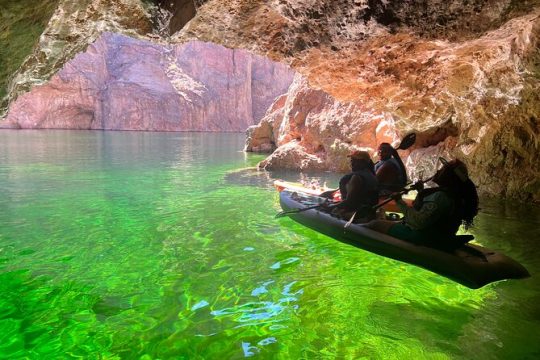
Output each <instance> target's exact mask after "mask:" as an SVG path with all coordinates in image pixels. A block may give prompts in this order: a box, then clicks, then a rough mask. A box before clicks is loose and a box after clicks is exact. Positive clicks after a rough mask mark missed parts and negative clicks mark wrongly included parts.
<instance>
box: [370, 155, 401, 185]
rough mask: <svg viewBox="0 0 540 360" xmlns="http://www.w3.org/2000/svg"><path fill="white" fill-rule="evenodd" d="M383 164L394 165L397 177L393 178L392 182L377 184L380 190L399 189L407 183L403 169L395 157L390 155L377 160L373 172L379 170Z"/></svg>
mask: <svg viewBox="0 0 540 360" xmlns="http://www.w3.org/2000/svg"><path fill="white" fill-rule="evenodd" d="M385 164H391V166H393V167H395V169H396V171H397V174H398V175H397V178H396V179H395V180H394V182H392V183H386V184H379V187H380V188H381V190H383V189H389V190H392V191H397V190H401V189H402V188H403V187H404V186H405V184H406V183H407V179H406V175H405V174H406V171H405V169H403V167H402V166H401V164H400V163H399V162H398V161H397V160H396V159H395V158H393V157H391V158H388V159H386V160H379V161H377V163H376V164H375V173H377V170H379V169H380V168H381V167H382V166H383V165H385Z"/></svg>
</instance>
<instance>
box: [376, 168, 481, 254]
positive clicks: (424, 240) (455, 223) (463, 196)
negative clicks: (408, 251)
mask: <svg viewBox="0 0 540 360" xmlns="http://www.w3.org/2000/svg"><path fill="white" fill-rule="evenodd" d="M440 161H441V162H442V163H443V167H442V168H441V169H439V170H438V171H437V173H436V174H435V176H434V177H433V179H432V181H433V182H435V183H436V184H437V185H438V187H435V188H428V189H419V190H420V192H419V193H418V195H417V197H416V199H415V201H414V203H413V207H409V206H407V205H406V204H405V203H404V202H403V200H401V195H400V194H399V195H397V196H395V200H396V202H397V204H398V206H399V207H400V209H401V211H402V212H403V214H404V215H405V216H404V218H403V221H402V222H400V223H396V222H389V221H384V220H375V221H372V222H370V223H369V224H366V226H367V227H369V228H371V229H374V230H377V231H380V232H384V233H387V234H389V235H391V236H393V237H396V238H399V239H402V240H406V241H410V242H413V243H416V244H422V245H430V246H436V247H442V248H452V247H455V246H457V245H460V244H457V242H458V241H459V240H458V239H457V238H456V233H457V231H458V229H459V227H460V225H464V227H465V228H466V229H467V228H469V227H470V226H472V224H473V219H474V217H475V216H476V215H477V214H478V193H477V192H476V186H475V185H474V183H473V182H472V180H471V179H470V178H469V175H468V171H467V167H466V166H465V164H464V163H463V162H461V161H460V160H457V159H456V160H452V161H450V162H448V161H446V160H445V159H444V158H440Z"/></svg>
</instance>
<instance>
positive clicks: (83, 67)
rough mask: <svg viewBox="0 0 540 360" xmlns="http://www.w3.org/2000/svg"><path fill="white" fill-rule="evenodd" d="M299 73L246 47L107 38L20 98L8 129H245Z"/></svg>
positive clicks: (13, 107)
mask: <svg viewBox="0 0 540 360" xmlns="http://www.w3.org/2000/svg"><path fill="white" fill-rule="evenodd" d="M293 74H294V72H293V71H292V70H290V69H289V68H288V67H287V66H285V65H283V64H278V63H274V62H272V61H270V60H268V59H267V58H263V57H260V56H256V55H252V54H250V53H249V52H247V51H245V50H231V49H227V48H224V47H222V46H219V45H214V44H209V43H203V42H198V41H192V42H188V43H185V44H181V45H175V46H163V45H159V44H154V43H151V42H149V41H144V40H137V39H133V38H130V37H127V36H123V35H119V34H112V33H105V34H104V35H103V36H102V37H101V38H100V39H98V41H96V42H95V43H94V44H92V45H91V46H89V47H88V49H87V51H86V52H84V53H81V54H79V55H77V56H76V57H75V58H74V59H73V60H71V61H70V62H68V63H67V64H66V65H65V66H64V67H63V68H62V70H61V71H60V72H58V74H56V75H55V76H53V77H52V79H51V80H50V81H49V82H48V83H47V84H44V85H40V86H35V87H34V88H33V89H32V90H31V91H30V92H28V93H26V94H24V95H21V96H20V97H19V98H18V99H17V100H16V101H15V102H14V103H13V104H12V106H11V107H10V110H9V113H8V116H7V121H6V123H5V124H4V126H6V127H18V128H24V129H27V128H62V129H109V130H155V131H244V130H245V129H246V128H247V127H248V126H251V125H254V124H256V123H258V122H259V120H260V119H261V118H262V116H263V115H264V113H265V112H266V109H267V108H268V107H269V106H270V104H272V102H273V101H274V99H275V98H276V97H277V96H279V95H282V94H283V93H285V92H287V89H288V87H289V85H290V83H291V81H292V79H293V76H294V75H293ZM0 126H1V125H0Z"/></svg>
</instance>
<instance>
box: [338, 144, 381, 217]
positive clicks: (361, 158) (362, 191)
mask: <svg viewBox="0 0 540 360" xmlns="http://www.w3.org/2000/svg"><path fill="white" fill-rule="evenodd" d="M347 156H348V157H349V158H350V162H351V170H352V171H351V172H350V173H349V174H347V175H344V176H343V177H342V178H341V179H340V180H339V191H340V192H341V198H342V199H343V201H342V202H341V203H340V204H339V205H337V206H335V209H334V210H333V212H334V213H336V214H338V215H340V216H342V217H350V216H351V215H352V214H353V213H355V212H356V216H355V217H356V219H357V220H358V221H362V220H364V221H367V220H371V219H373V218H374V217H375V210H373V206H374V205H376V204H377V203H378V199H379V191H378V182H377V178H376V177H375V171H374V169H373V161H372V160H371V157H370V156H369V153H368V152H366V151H360V150H356V151H353V152H352V153H351V154H349V155H347Z"/></svg>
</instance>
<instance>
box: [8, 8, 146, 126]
mask: <svg viewBox="0 0 540 360" xmlns="http://www.w3.org/2000/svg"><path fill="white" fill-rule="evenodd" d="M37 1H39V0H37ZM151 10H152V7H150V6H149V4H148V3H146V2H144V1H142V0H114V1H112V0H58V8H57V9H56V11H55V12H54V14H53V15H52V17H51V19H50V20H49V22H48V24H47V27H46V29H45V31H44V32H43V34H41V36H40V37H39V40H38V41H37V43H36V44H35V46H34V50H33V52H32V54H30V55H29V56H28V57H27V58H26V59H25V61H24V62H23V64H22V65H21V66H20V67H19V69H18V70H17V71H16V72H15V73H14V74H13V75H12V76H11V81H10V82H9V85H8V89H7V96H6V97H5V98H3V99H0V118H1V117H4V116H5V112H6V110H7V105H8V104H9V103H10V102H12V101H13V100H15V99H16V98H17V97H18V96H19V95H21V94H23V93H25V92H27V91H29V90H30V89H31V88H32V87H33V86H35V85H41V84H44V83H45V82H46V81H48V80H49V79H50V78H51V77H52V76H53V75H54V74H56V73H57V72H58V71H59V70H60V69H61V68H62V66H63V65H64V64H65V63H66V62H67V61H69V60H70V59H72V58H73V57H74V56H75V55H76V54H78V53H79V52H81V51H84V50H85V49H86V47H87V46H88V45H89V44H90V43H93V42H94V41H95V40H96V39H97V38H99V36H101V34H102V33H103V32H105V31H110V32H119V33H122V34H125V35H129V36H132V37H141V36H145V35H148V34H152V33H153V31H154V28H153V23H152V18H153V13H152V11H151ZM8 41H9V37H8Z"/></svg>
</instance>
